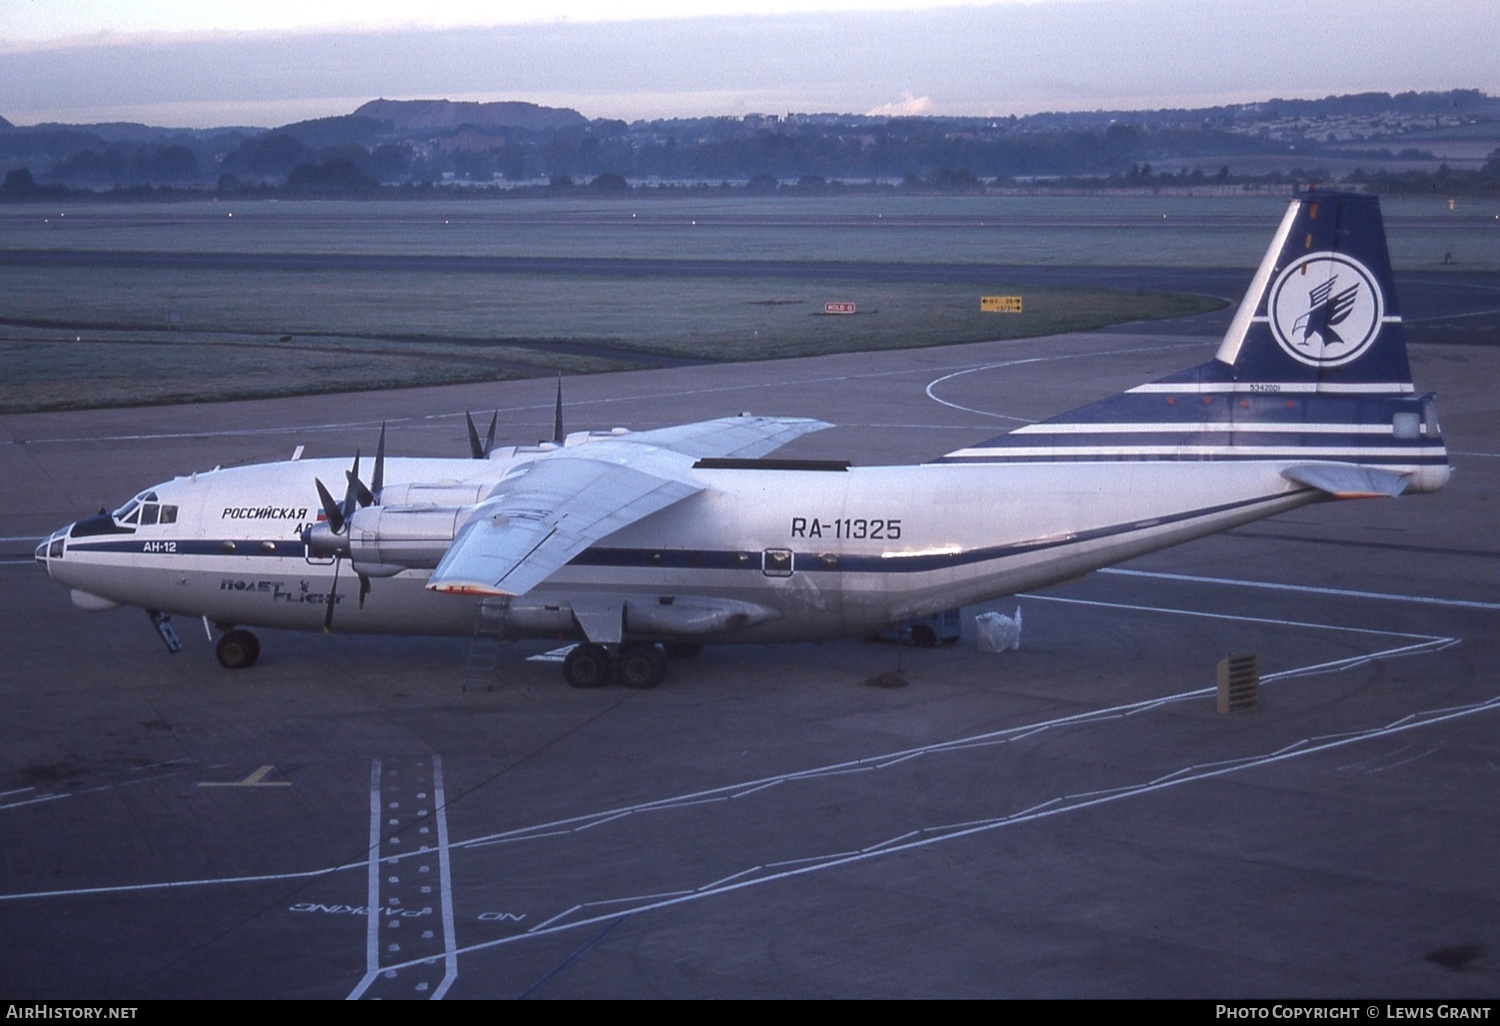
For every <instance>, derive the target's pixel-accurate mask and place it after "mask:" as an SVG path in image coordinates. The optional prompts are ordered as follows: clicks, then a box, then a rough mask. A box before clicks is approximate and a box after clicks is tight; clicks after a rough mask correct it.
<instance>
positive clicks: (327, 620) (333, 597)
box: [323, 559, 344, 634]
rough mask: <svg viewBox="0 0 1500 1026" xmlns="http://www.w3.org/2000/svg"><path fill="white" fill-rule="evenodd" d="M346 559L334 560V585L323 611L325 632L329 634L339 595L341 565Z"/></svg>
mask: <svg viewBox="0 0 1500 1026" xmlns="http://www.w3.org/2000/svg"><path fill="white" fill-rule="evenodd" d="M343 562H344V561H343V560H342V559H335V560H334V561H333V585H332V586H331V587H330V588H329V589H328V603H327V608H326V609H325V610H324V612H323V633H324V634H329V633H331V632H332V631H333V607H334V604H335V603H336V602H337V601H338V597H339V565H340V564H342V563H343Z"/></svg>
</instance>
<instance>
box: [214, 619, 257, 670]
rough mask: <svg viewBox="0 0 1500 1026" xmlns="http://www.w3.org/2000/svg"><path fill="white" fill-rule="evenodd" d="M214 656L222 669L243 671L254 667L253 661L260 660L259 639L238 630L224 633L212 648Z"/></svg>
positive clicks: (247, 632)
mask: <svg viewBox="0 0 1500 1026" xmlns="http://www.w3.org/2000/svg"><path fill="white" fill-rule="evenodd" d="M214 654H215V655H217V656H218V657H219V665H220V666H222V667H224V669H226V670H243V669H246V668H247V667H250V666H254V665H255V660H257V659H259V658H260V639H259V638H257V637H256V636H255V635H254V634H251V633H250V632H249V631H246V630H240V629H238V628H236V629H235V630H230V631H225V632H224V634H223V636H222V637H220V638H219V643H218V645H217V646H215V648H214Z"/></svg>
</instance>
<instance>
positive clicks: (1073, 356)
mask: <svg viewBox="0 0 1500 1026" xmlns="http://www.w3.org/2000/svg"><path fill="white" fill-rule="evenodd" d="M1198 345H1199V343H1196V342H1177V343H1173V344H1172V345H1164V346H1133V347H1130V348H1127V349H1106V350H1103V351H1102V352H1089V353H1058V354H1055V355H1052V356H1028V357H1023V358H1020V359H1016V360H1001V361H999V362H998V363H986V364H981V365H979V366H977V367H965V368H963V369H961V370H956V371H953V372H952V373H950V374H944V375H942V376H941V377H937V378H933V379H932V380H931V381H929V382H928V383H927V387H926V388H925V389H924V390H923V391H924V392H926V394H927V398H929V399H931V400H932V401H933V402H935V403H939V404H941V405H943V406H947V407H949V408H950V409H954V410H962V411H963V412H964V413H975V414H978V415H979V416H981V417H994V418H996V419H997V420H1014V421H1016V422H1018V423H1021V424H1035V423H1036V420H1035V419H1034V418H1031V417H1013V416H1011V415H1010V414H1008V413H994V412H992V411H990V410H976V409H975V408H974V407H972V406H962V405H960V404H958V403H950V402H949V401H948V400H946V399H939V398H938V397H937V393H935V392H934V391H933V389H935V388H937V387H938V386H939V385H941V384H943V382H945V381H952V380H953V379H954V378H961V377H963V376H964V375H965V374H977V373H979V372H980V371H987V370H996V369H998V368H1001V367H1019V366H1021V365H1022V364H1026V363H1051V362H1052V361H1054V360H1083V359H1093V358H1094V357H1098V356H1118V355H1121V354H1123V353H1154V352H1157V351H1159V350H1162V349H1186V348H1189V347H1197V346H1198Z"/></svg>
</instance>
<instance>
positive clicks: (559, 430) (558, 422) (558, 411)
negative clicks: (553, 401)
mask: <svg viewBox="0 0 1500 1026" xmlns="http://www.w3.org/2000/svg"><path fill="white" fill-rule="evenodd" d="M552 440H553V441H554V442H556V443H557V444H558V445H562V444H563V442H565V441H567V440H568V435H567V432H565V431H564V430H563V419H562V372H561V371H558V373H557V407H556V408H555V409H554V410H553V413H552Z"/></svg>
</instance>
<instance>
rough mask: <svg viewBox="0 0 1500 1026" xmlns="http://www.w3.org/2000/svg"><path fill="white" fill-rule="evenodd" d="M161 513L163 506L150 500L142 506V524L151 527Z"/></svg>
mask: <svg viewBox="0 0 1500 1026" xmlns="http://www.w3.org/2000/svg"><path fill="white" fill-rule="evenodd" d="M160 515H161V507H160V506H158V505H157V504H156V503H154V502H148V503H146V504H145V505H143V506H142V507H141V526H142V527H150V526H151V525H152V524H154V523H156V518H157V517H158V516H160Z"/></svg>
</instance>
